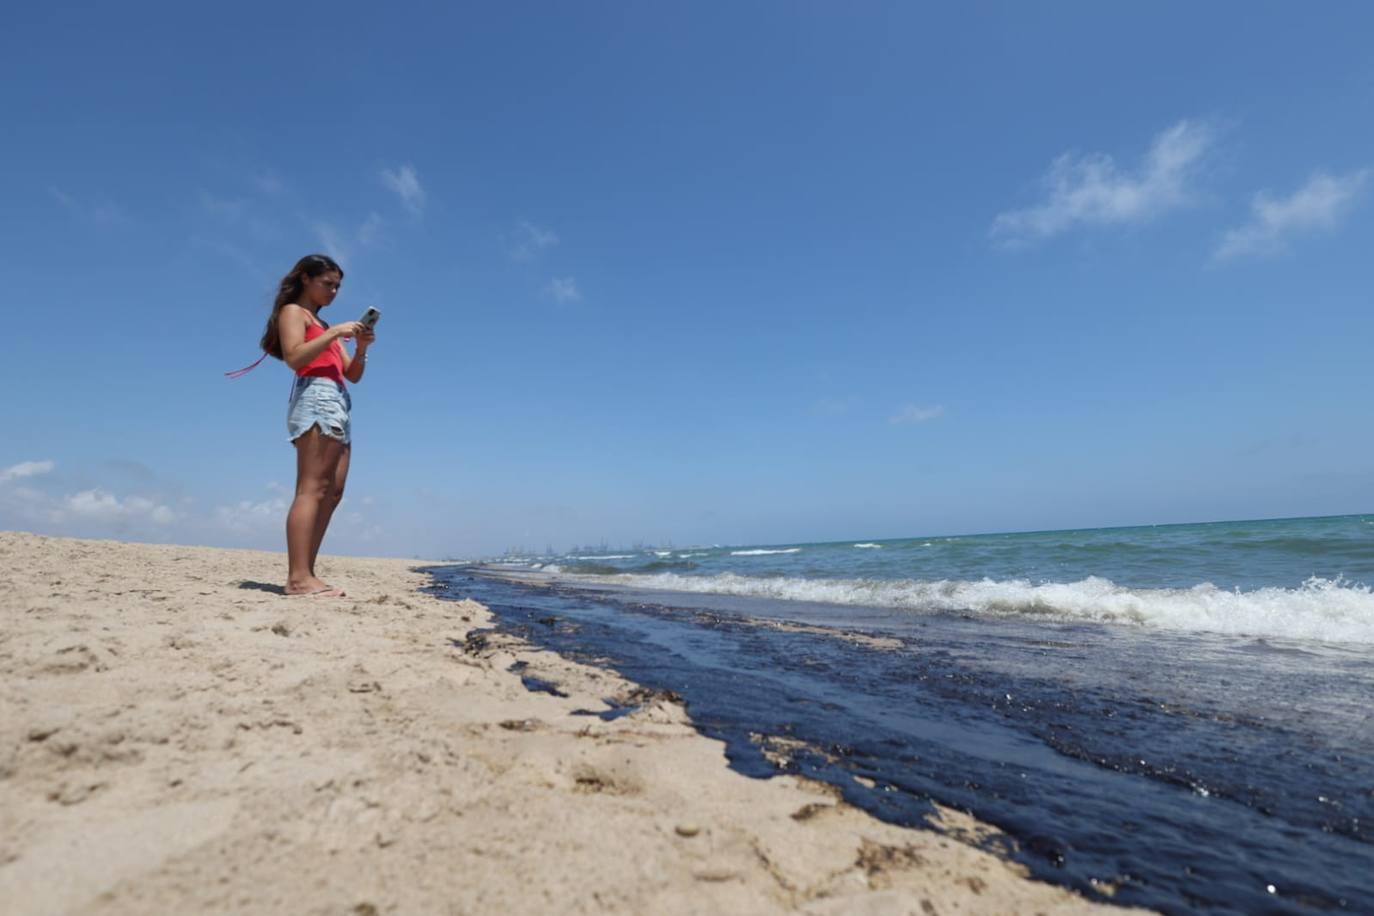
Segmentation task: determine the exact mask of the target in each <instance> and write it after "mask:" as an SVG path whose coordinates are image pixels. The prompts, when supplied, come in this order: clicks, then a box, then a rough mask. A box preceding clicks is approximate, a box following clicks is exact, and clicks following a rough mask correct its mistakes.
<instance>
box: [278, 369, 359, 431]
mask: <svg viewBox="0 0 1374 916" xmlns="http://www.w3.org/2000/svg"><path fill="white" fill-rule="evenodd" d="M352 410H353V399H352V398H350V397H349V396H348V389H347V388H345V387H344V386H343V385H340V384H339V383H338V382H335V381H333V380H331V379H327V378H320V377H318V376H313V375H307V376H303V377H298V378H297V379H296V381H295V384H293V385H292V386H291V400H290V402H289V403H288V404H287V408H286V431H287V432H288V433H289V434H290V441H292V442H295V441H296V440H297V439H299V438H300V437H301V436H304V435H305V434H306V433H308V432H310V427H312V426H318V427H319V428H320V432H321V433H323V434H324V435H326V436H329V437H330V438H331V439H338V440H339V441H340V442H342V443H343V444H344V445H349V444H351V443H352V441H353V433H352V423H351V421H350V420H349V413H350V412H351V411H352Z"/></svg>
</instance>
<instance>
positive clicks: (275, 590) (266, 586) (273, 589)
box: [239, 579, 286, 595]
mask: <svg viewBox="0 0 1374 916" xmlns="http://www.w3.org/2000/svg"><path fill="white" fill-rule="evenodd" d="M239 588H251V589H253V590H254V591H259V592H268V593H270V594H273V595H285V594H286V586H284V585H273V584H272V583H271V582H249V581H248V580H247V579H244V580H243V581H242V582H240V583H239Z"/></svg>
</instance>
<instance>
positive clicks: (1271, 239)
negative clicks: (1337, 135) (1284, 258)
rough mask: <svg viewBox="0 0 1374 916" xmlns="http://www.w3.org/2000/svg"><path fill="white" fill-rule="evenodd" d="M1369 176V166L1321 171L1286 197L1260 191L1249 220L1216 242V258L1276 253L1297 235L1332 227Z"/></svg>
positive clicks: (1348, 208)
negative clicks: (1339, 171)
mask: <svg viewBox="0 0 1374 916" xmlns="http://www.w3.org/2000/svg"><path fill="white" fill-rule="evenodd" d="M1368 178H1369V169H1359V170H1357V171H1354V172H1350V173H1348V174H1345V175H1327V174H1325V173H1323V172H1318V173H1316V174H1315V175H1313V176H1312V177H1311V178H1310V179H1309V180H1308V182H1307V184H1305V185H1303V186H1302V187H1301V188H1298V189H1297V190H1296V191H1294V192H1293V193H1292V194H1290V195H1288V196H1287V197H1274V196H1273V195H1271V194H1270V193H1269V192H1268V191H1260V192H1259V193H1257V194H1256V195H1255V196H1254V198H1253V199H1252V200H1251V202H1250V221H1249V222H1247V223H1245V224H1244V225H1242V226H1237V227H1236V228H1234V229H1231V230H1228V231H1227V232H1226V234H1225V235H1224V236H1222V239H1221V243H1220V244H1219V245H1217V249H1216V251H1215V252H1214V256H1215V257H1216V259H1217V260H1227V259H1229V258H1235V257H1241V256H1244V255H1260V256H1262V255H1273V254H1278V253H1280V252H1282V251H1283V250H1284V249H1285V248H1286V247H1287V241H1288V239H1290V238H1292V237H1293V236H1295V235H1301V234H1304V233H1308V232H1315V231H1319V230H1327V231H1330V230H1332V229H1335V228H1336V226H1338V225H1339V224H1340V221H1341V219H1342V218H1343V217H1344V216H1345V215H1346V214H1347V213H1348V212H1350V210H1351V208H1352V207H1353V205H1354V203H1355V201H1356V200H1357V199H1358V198H1359V196H1360V193H1361V192H1362V191H1363V190H1364V186H1365V183H1366V181H1367V180H1368Z"/></svg>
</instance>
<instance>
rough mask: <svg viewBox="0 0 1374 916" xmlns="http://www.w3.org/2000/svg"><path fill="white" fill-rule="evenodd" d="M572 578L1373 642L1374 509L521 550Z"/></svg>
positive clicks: (535, 563)
mask: <svg viewBox="0 0 1374 916" xmlns="http://www.w3.org/2000/svg"><path fill="white" fill-rule="evenodd" d="M517 565H520V566H524V567H527V568H532V569H538V570H540V571H541V572H545V573H553V574H555V575H557V576H559V577H562V578H563V579H565V580H566V581H569V582H570V583H578V582H581V583H600V584H613V585H620V586H626V587H631V588H637V589H652V590H666V591H674V592H693V593H700V594H714V595H735V596H741V597H756V598H767V599H771V600H773V601H780V602H788V601H797V602H809V603H815V602H820V603H826V604H832V605H838V606H854V607H865V608H885V609H890V610H894V611H901V612H905V613H910V614H923V613H946V612H959V613H966V614H974V615H986V616H993V617H1013V618H1015V617H1032V618H1038V619H1053V620H1061V621H1093V622H1100V623H1123V624H1131V625H1137V626H1145V627H1156V628H1163V629H1169V630H1182V631H1205V632H1218V633H1230V634H1237V635H1252V636H1270V637H1281V638H1293V639H1306V640H1316V641H1322V642H1336V643H1346V642H1355V643H1374V592H1371V588H1370V586H1371V584H1374V516H1368V515H1351V516H1339V517H1327V518H1299V519H1275V520H1263V521H1236V522H1212V523H1205V524H1188V525H1158V526H1149V527H1138V528H1102V529H1093V530H1082V531H1045V532H1029V533H1015V534H984V535H966V536H960V537H941V536H929V537H914V538H903V539H898V540H863V539H855V540H846V541H836V542H829V543H796V544H768V545H732V546H720V545H712V546H709V547H692V548H674V549H661V548H660V549H654V550H627V551H608V552H596V553H579V554H576V555H569V556H562V557H539V558H524V559H522V560H521V561H519V563H518V564H517Z"/></svg>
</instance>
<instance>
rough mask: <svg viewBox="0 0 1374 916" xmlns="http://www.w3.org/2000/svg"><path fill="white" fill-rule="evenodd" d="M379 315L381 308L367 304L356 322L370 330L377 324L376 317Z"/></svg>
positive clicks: (380, 314)
mask: <svg viewBox="0 0 1374 916" xmlns="http://www.w3.org/2000/svg"><path fill="white" fill-rule="evenodd" d="M381 317H382V313H381V310H380V309H378V308H377V307H376V306H372V305H369V306H368V307H367V311H365V312H363V317H361V318H359V319H358V322H359V323H360V324H361V325H362V326H363V327H365V328H367V329H368V330H369V331H370V330H372V329H373V328H375V327H376V326H377V319H379V318H381Z"/></svg>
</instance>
